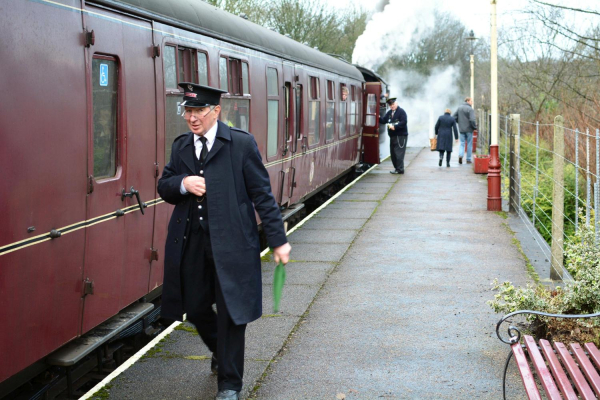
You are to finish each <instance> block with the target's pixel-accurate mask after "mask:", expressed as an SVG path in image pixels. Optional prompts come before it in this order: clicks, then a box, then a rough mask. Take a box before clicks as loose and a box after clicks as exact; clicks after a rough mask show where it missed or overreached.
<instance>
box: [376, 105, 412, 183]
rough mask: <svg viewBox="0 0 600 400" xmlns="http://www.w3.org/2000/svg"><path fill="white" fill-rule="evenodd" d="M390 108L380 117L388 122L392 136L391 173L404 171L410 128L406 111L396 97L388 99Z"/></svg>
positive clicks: (389, 132)
mask: <svg viewBox="0 0 600 400" xmlns="http://www.w3.org/2000/svg"><path fill="white" fill-rule="evenodd" d="M387 103H388V105H389V106H390V109H389V111H388V112H387V113H385V115H384V116H382V117H380V118H379V123H380V124H387V127H388V135H389V136H390V154H391V156H392V164H393V165H394V170H393V171H390V174H403V173H404V153H405V152H406V141H407V140H408V128H407V117H406V112H405V111H404V110H403V109H402V108H400V107H398V103H396V98H395V97H392V98H390V99H389V100H388V101H387Z"/></svg>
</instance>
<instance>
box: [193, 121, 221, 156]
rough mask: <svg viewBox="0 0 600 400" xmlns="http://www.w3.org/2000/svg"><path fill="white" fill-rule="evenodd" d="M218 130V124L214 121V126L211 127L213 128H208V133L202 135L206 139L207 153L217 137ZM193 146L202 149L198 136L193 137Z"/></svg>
mask: <svg viewBox="0 0 600 400" xmlns="http://www.w3.org/2000/svg"><path fill="white" fill-rule="evenodd" d="M218 128H219V123H218V122H217V121H215V124H214V125H213V127H212V128H210V129H209V130H208V132H206V133H205V134H204V137H205V138H206V147H207V148H208V151H210V149H212V146H213V144H214V143H215V138H216V137H217V129H218ZM194 146H196V147H198V146H200V147H202V142H200V135H194Z"/></svg>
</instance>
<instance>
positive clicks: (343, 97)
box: [339, 83, 348, 138]
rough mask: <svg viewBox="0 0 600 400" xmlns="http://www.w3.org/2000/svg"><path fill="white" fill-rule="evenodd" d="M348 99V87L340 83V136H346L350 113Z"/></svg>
mask: <svg viewBox="0 0 600 400" xmlns="http://www.w3.org/2000/svg"><path fill="white" fill-rule="evenodd" d="M347 99H348V88H347V87H346V85H345V84H343V83H342V84H340V115H339V118H340V119H339V124H340V137H341V138H342V137H344V136H346V119H347V113H348V106H347Z"/></svg>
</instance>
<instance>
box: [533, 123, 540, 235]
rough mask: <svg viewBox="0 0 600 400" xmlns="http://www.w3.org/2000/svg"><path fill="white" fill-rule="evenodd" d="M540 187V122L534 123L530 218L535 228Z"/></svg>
mask: <svg viewBox="0 0 600 400" xmlns="http://www.w3.org/2000/svg"><path fill="white" fill-rule="evenodd" d="M539 185H540V122H539V121H536V122H535V186H534V187H533V207H532V210H531V217H532V221H533V226H534V227H535V219H536V214H535V207H536V203H537V195H538V188H539Z"/></svg>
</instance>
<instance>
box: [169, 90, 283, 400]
mask: <svg viewBox="0 0 600 400" xmlns="http://www.w3.org/2000/svg"><path fill="white" fill-rule="evenodd" d="M180 86H181V87H182V88H183V89H184V91H185V95H184V102H183V103H182V105H183V106H184V107H185V114H184V118H185V120H186V122H187V124H188V127H189V128H190V132H187V133H184V134H182V135H180V136H179V137H177V138H176V139H175V141H174V142H173V146H172V151H171V159H170V161H169V163H168V164H167V165H166V166H165V168H164V170H163V173H162V176H161V178H160V180H159V181H158V193H159V194H160V196H161V197H162V198H163V199H164V200H165V201H166V202H167V203H170V204H174V205H175V209H174V210H173V215H172V216H171V220H170V222H169V230H168V234H167V241H166V245H165V274H164V284H163V298H162V311H161V313H162V316H163V317H164V318H167V319H173V320H179V321H181V320H182V319H183V314H184V313H186V314H187V319H188V321H190V322H191V323H192V324H194V326H195V327H196V329H197V330H198V333H199V335H200V337H201V338H202V340H203V341H204V343H206V345H207V347H208V348H209V349H210V351H211V352H212V353H213V357H212V362H211V369H212V370H213V373H217V375H218V393H217V396H216V399H219V400H221V399H228V400H233V399H238V398H239V392H240V391H241V389H242V377H243V372H244V347H245V346H244V341H245V332H246V324H248V323H249V322H251V321H254V320H256V319H258V318H259V317H260V316H261V314H262V283H261V263H260V245H259V238H258V229H257V222H256V216H255V213H254V210H255V209H256V211H257V212H258V215H259V216H260V220H261V222H262V226H263V230H264V232H265V234H266V238H267V241H268V243H269V246H270V247H271V248H272V249H273V256H274V259H275V262H279V260H281V261H282V262H283V263H287V262H288V260H289V254H290V250H291V246H290V245H289V244H288V242H287V238H286V235H285V230H284V227H283V222H282V219H281V213H280V211H279V207H278V206H277V203H276V202H275V199H274V197H273V194H272V193H271V185H270V181H269V175H268V173H267V170H266V169H265V166H264V164H263V162H262V158H261V155H260V153H259V151H258V147H257V145H256V141H255V140H254V137H253V136H252V135H251V134H249V133H248V132H245V131H242V130H240V129H236V128H232V127H229V126H227V125H226V124H224V123H222V122H220V121H217V117H218V115H219V112H220V111H221V108H220V105H219V103H220V98H221V94H222V93H224V91H222V90H220V89H214V88H211V87H208V86H201V85H197V84H193V83H181V84H180ZM215 303H216V306H217V313H216V314H215V312H214V311H213V308H212V305H213V304H215Z"/></svg>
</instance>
